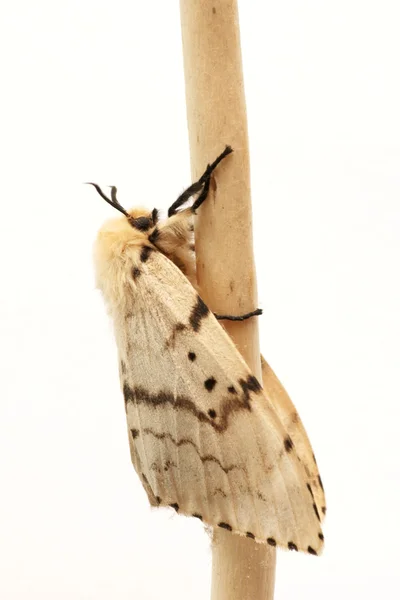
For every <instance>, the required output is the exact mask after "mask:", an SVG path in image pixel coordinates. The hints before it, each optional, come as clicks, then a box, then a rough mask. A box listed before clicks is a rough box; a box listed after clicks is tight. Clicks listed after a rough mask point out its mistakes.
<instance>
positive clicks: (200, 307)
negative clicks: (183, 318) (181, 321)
mask: <svg viewBox="0 0 400 600" xmlns="http://www.w3.org/2000/svg"><path fill="white" fill-rule="evenodd" d="M209 312H210V311H209V309H208V306H207V305H206V304H204V302H203V300H202V299H201V298H200V296H198V297H197V302H196V304H195V305H194V306H193V308H192V312H191V313H190V317H189V324H190V326H191V328H192V329H193V331H199V329H200V326H201V321H202V319H204V318H205V317H207V315H208V313H209Z"/></svg>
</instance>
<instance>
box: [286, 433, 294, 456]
mask: <svg viewBox="0 0 400 600" xmlns="http://www.w3.org/2000/svg"><path fill="white" fill-rule="evenodd" d="M284 444H285V450H286V452H290V451H291V450H293V442H292V438H291V437H289V436H287V438H285V442H284Z"/></svg>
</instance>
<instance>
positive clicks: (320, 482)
mask: <svg viewBox="0 0 400 600" xmlns="http://www.w3.org/2000/svg"><path fill="white" fill-rule="evenodd" d="M318 481H319V485H320V486H321V490H322V491H323V492H324V491H325V490H324V486H323V485H322V479H321V477H320V476H319V475H318Z"/></svg>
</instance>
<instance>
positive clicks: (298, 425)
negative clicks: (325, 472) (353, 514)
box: [261, 356, 326, 520]
mask: <svg viewBox="0 0 400 600" xmlns="http://www.w3.org/2000/svg"><path fill="white" fill-rule="evenodd" d="M261 370H262V385H263V390H264V393H265V395H266V396H267V398H268V399H269V400H270V401H271V403H272V405H273V406H274V408H275V411H276V413H277V415H278V417H279V419H280V420H281V422H282V424H283V426H284V427H285V429H286V431H287V433H288V434H289V435H290V437H291V438H292V440H293V443H294V446H295V448H296V452H297V455H298V457H299V458H300V461H301V463H302V465H303V467H304V470H305V472H306V475H307V480H308V483H309V484H310V486H311V488H312V491H313V495H314V499H315V504H316V505H317V508H318V513H319V515H320V517H321V520H323V518H324V516H325V513H326V500H325V492H324V487H323V484H322V480H321V477H320V474H319V471H318V465H317V461H316V459H315V455H314V452H313V449H312V447H311V443H310V440H309V438H308V435H307V432H306V430H305V428H304V425H303V423H302V421H301V419H300V416H299V413H298V412H297V410H296V407H295V406H294V404H293V402H292V401H291V399H290V396H289V395H288V393H287V391H286V390H285V388H284V387H283V385H282V383H281V382H280V380H279V379H278V377H277V376H276V374H275V373H274V371H273V370H272V367H271V366H270V365H269V364H268V363H267V361H266V360H265V358H264V357H263V356H261Z"/></svg>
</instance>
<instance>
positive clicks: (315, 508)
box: [313, 502, 321, 521]
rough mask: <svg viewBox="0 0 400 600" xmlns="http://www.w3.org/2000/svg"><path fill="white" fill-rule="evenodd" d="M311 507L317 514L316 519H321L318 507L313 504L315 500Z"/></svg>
mask: <svg viewBox="0 0 400 600" xmlns="http://www.w3.org/2000/svg"><path fill="white" fill-rule="evenodd" d="M313 509H314V512H315V514H316V515H317V518H318V521H321V519H320V516H319V512H318V508H317V505H316V504H315V502H314V504H313Z"/></svg>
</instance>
